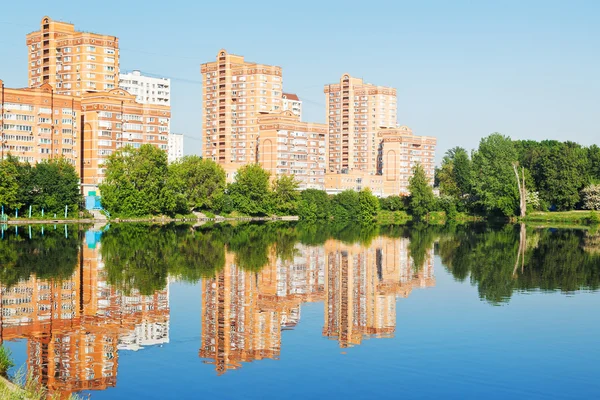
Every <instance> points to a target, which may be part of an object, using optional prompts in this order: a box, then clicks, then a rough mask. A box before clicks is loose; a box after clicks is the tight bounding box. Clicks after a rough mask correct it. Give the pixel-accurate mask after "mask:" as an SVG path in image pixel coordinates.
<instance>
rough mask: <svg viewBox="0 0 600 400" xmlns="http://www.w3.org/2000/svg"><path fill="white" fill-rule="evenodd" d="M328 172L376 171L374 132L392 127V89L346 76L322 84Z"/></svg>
mask: <svg viewBox="0 0 600 400" xmlns="http://www.w3.org/2000/svg"><path fill="white" fill-rule="evenodd" d="M324 91H325V94H326V97H327V125H328V129H329V132H328V134H329V135H328V139H329V143H328V146H327V148H328V160H329V172H344V173H346V172H350V171H366V172H370V173H372V174H374V173H375V171H376V169H377V146H378V143H377V138H376V136H377V130H378V129H379V128H381V127H394V126H396V118H397V99H396V89H393V88H388V87H383V86H375V85H371V84H367V83H364V82H363V80H362V79H359V78H353V77H351V76H350V75H349V74H344V75H342V77H341V79H340V82H339V83H335V84H329V85H325V90H324Z"/></svg>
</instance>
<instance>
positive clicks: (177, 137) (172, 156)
mask: <svg viewBox="0 0 600 400" xmlns="http://www.w3.org/2000/svg"><path fill="white" fill-rule="evenodd" d="M168 154H169V164H170V163H172V162H175V161H177V160H180V159H181V157H183V134H182V133H171V134H169V153H168Z"/></svg>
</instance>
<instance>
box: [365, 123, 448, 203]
mask: <svg viewBox="0 0 600 400" xmlns="http://www.w3.org/2000/svg"><path fill="white" fill-rule="evenodd" d="M377 135H378V139H379V141H380V143H381V145H380V150H379V165H378V173H379V174H381V176H382V177H383V192H384V193H385V195H386V196H389V195H409V194H410V193H409V190H408V184H409V179H410V177H411V176H412V170H413V167H414V166H415V165H417V164H421V166H423V169H424V170H425V173H426V175H427V178H428V179H429V182H430V184H431V185H432V186H433V178H434V174H435V147H436V144H437V139H436V138H434V137H430V136H415V135H413V132H412V130H411V129H410V128H408V127H407V126H401V127H399V128H393V129H381V130H379V132H378V134H377Z"/></svg>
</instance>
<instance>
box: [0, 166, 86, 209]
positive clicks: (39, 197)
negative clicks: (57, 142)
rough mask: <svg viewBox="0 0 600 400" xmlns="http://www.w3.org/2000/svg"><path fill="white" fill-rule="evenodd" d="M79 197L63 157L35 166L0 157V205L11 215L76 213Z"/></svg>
mask: <svg viewBox="0 0 600 400" xmlns="http://www.w3.org/2000/svg"><path fill="white" fill-rule="evenodd" d="M82 201H83V199H82V196H81V192H80V188H79V176H78V175H77V171H76V170H75V167H73V165H72V164H70V163H69V162H68V161H67V160H66V159H64V158H55V159H51V160H45V161H41V162H39V163H37V164H35V165H31V164H30V163H27V162H20V161H19V159H18V158H17V157H14V156H11V155H8V157H7V158H5V159H3V160H0V206H3V207H4V212H5V213H7V214H9V213H10V214H11V215H15V214H17V215H19V216H28V214H29V208H30V206H31V210H32V216H39V215H41V214H42V212H44V213H45V215H48V216H51V215H52V214H55V213H56V214H58V215H64V212H65V206H66V207H68V213H69V214H71V212H77V211H78V210H79V208H80V205H81V203H82Z"/></svg>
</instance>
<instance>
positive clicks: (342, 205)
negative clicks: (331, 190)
mask: <svg viewBox="0 0 600 400" xmlns="http://www.w3.org/2000/svg"><path fill="white" fill-rule="evenodd" d="M331 209H332V214H333V217H334V218H335V219H337V220H348V219H355V218H357V217H358V215H359V213H360V203H359V199H358V193H357V192H355V191H354V190H344V191H343V192H341V193H338V194H336V195H335V196H333V199H332V200H331Z"/></svg>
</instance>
